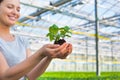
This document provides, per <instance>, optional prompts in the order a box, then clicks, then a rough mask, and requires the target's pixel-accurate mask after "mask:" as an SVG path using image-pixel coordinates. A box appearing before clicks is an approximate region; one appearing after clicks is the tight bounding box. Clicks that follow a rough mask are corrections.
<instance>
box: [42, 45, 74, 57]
mask: <svg viewBox="0 0 120 80" xmlns="http://www.w3.org/2000/svg"><path fill="white" fill-rule="evenodd" d="M40 51H42V55H43V56H48V57H51V58H61V59H64V58H66V57H67V56H68V55H69V54H70V53H71V52H72V45H71V44H68V43H64V44H63V45H56V44H46V45H44V46H43V47H42V48H41V49H40Z"/></svg>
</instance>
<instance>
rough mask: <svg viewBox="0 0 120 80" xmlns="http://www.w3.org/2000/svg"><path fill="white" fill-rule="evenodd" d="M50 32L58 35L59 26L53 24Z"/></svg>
mask: <svg viewBox="0 0 120 80" xmlns="http://www.w3.org/2000/svg"><path fill="white" fill-rule="evenodd" d="M49 32H50V33H53V34H57V33H58V26H57V25H55V24H53V25H52V26H50V28H49Z"/></svg>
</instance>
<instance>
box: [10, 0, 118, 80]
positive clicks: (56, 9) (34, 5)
mask: <svg viewBox="0 0 120 80" xmlns="http://www.w3.org/2000/svg"><path fill="white" fill-rule="evenodd" d="M95 1H96V2H97V4H96V3H95ZM20 2H21V17H20V19H19V20H18V22H17V23H16V25H15V26H14V27H12V28H11V32H12V33H14V34H17V35H22V36H26V37H28V39H29V43H30V48H31V50H32V52H33V53H34V52H35V51H36V50H37V49H39V48H40V47H41V46H42V45H44V44H47V43H53V42H50V40H49V39H48V38H47V37H46V34H47V33H48V29H49V27H50V26H51V25H52V24H56V25H58V26H60V27H63V26H66V25H67V26H69V27H70V29H71V31H72V37H71V38H66V40H67V42H69V43H71V44H73V51H72V54H70V55H69V56H68V57H67V58H66V59H63V60H60V59H54V60H53V61H52V62H51V64H50V66H49V67H48V68H47V70H46V72H61V71H62V72H96V75H100V72H119V71H120V46H119V45H120V0H20ZM95 4H96V5H97V6H96V7H95ZM96 9H97V12H96ZM95 12H96V14H97V16H95V15H96V14H95ZM96 30H98V33H96ZM95 34H98V35H97V37H98V39H99V41H98V42H96V35H95ZM96 44H97V45H96ZM91 80H92V79H91ZM111 80H112V79H111ZM113 80H119V79H113Z"/></svg>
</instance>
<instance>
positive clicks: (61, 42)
mask: <svg viewBox="0 0 120 80" xmlns="http://www.w3.org/2000/svg"><path fill="white" fill-rule="evenodd" d="M64 42H66V41H65V40H64V39H60V40H59V41H55V42H54V44H59V45H62V44H63V43H64Z"/></svg>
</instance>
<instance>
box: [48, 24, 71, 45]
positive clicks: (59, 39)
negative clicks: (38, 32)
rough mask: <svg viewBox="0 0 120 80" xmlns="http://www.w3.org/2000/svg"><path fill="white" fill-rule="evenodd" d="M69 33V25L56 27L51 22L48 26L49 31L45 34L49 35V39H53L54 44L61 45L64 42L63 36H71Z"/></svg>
mask: <svg viewBox="0 0 120 80" xmlns="http://www.w3.org/2000/svg"><path fill="white" fill-rule="evenodd" d="M71 34H72V33H71V31H70V27H69V26H64V27H58V26H57V25H56V24H53V25H52V26H50V27H49V33H48V34H47V35H46V36H47V37H49V39H50V41H54V44H60V45H62V44H63V43H64V42H66V40H65V37H71Z"/></svg>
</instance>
